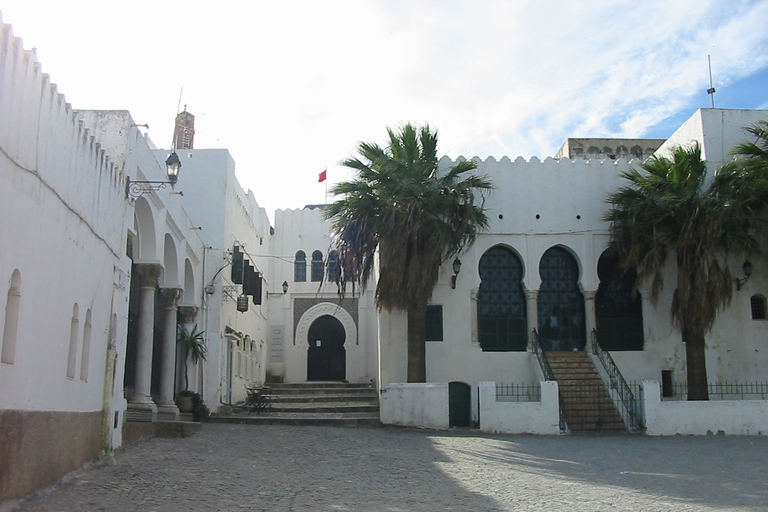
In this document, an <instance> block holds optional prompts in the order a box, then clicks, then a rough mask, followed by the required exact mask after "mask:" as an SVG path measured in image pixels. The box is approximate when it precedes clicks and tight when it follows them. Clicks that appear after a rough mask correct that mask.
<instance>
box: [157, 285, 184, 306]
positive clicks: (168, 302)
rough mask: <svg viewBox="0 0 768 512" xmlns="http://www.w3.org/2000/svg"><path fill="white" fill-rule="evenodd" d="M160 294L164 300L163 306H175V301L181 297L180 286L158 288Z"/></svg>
mask: <svg viewBox="0 0 768 512" xmlns="http://www.w3.org/2000/svg"><path fill="white" fill-rule="evenodd" d="M160 294H161V295H162V296H163V300H165V307H167V308H175V307H176V301H177V300H179V297H181V288H160Z"/></svg>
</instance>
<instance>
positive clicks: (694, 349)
mask: <svg viewBox="0 0 768 512" xmlns="http://www.w3.org/2000/svg"><path fill="white" fill-rule="evenodd" d="M683 342H684V343H685V360H686V366H687V377H688V400H709V389H708V388H707V361H706V354H705V344H704V336H703V335H695V334H690V333H686V332H685V331H683Z"/></svg>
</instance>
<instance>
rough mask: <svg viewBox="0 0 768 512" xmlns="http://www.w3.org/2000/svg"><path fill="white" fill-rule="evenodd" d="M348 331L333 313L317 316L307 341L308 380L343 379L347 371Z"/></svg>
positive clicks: (310, 328)
mask: <svg viewBox="0 0 768 512" xmlns="http://www.w3.org/2000/svg"><path fill="white" fill-rule="evenodd" d="M346 337H347V335H346V332H345V330H344V326H343V325H342V323H341V322H340V321H339V320H338V319H337V318H335V317H333V316H331V315H323V316H321V317H319V318H317V319H316V320H315V321H314V322H312V325H310V326H309V333H308V335H307V343H308V345H309V348H308V351H307V380H311V381H343V380H345V379H346V373H347V353H346V352H347V351H346V349H345V348H344V342H345V341H346Z"/></svg>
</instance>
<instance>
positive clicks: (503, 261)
mask: <svg viewBox="0 0 768 512" xmlns="http://www.w3.org/2000/svg"><path fill="white" fill-rule="evenodd" d="M478 272H479V274H480V289H479V291H478V293H477V321H478V335H479V339H480V346H481V347H482V349H483V351H486V352H488V351H495V352H505V351H525V348H526V345H527V344H528V339H527V336H528V324H527V319H526V304H525V292H524V291H523V284H522V280H523V263H522V261H521V260H520V258H519V257H518V256H517V255H516V254H515V253H513V252H512V251H511V250H510V249H507V248H506V247H502V246H496V247H492V248H490V249H488V250H487V251H486V252H485V253H484V254H483V256H482V257H481V258H480V263H479V265H478Z"/></svg>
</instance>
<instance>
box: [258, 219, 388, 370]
mask: <svg viewBox="0 0 768 512" xmlns="http://www.w3.org/2000/svg"><path fill="white" fill-rule="evenodd" d="M274 233H275V234H274V241H273V244H272V248H273V251H274V254H275V255H277V256H278V257H274V258H271V259H270V263H271V272H270V275H271V276H272V280H274V281H275V282H278V283H282V282H287V283H289V289H288V290H289V291H288V293H287V294H286V296H285V297H283V298H281V299H279V300H273V301H270V310H269V319H270V330H271V339H270V358H269V371H270V373H271V374H272V375H274V376H278V377H280V378H282V379H283V380H285V382H306V381H328V380H336V381H348V382H355V383H363V382H375V381H377V375H376V372H377V363H378V355H377V321H376V318H377V316H376V309H375V307H374V302H373V299H374V294H373V288H372V287H369V289H367V290H365V291H364V293H361V291H360V290H359V289H356V290H354V291H353V290H352V289H351V288H349V289H347V291H346V293H345V295H344V298H343V299H341V298H340V297H339V294H338V287H337V285H336V283H335V282H334V279H333V275H334V272H335V270H334V269H335V260H334V254H333V252H332V251H331V239H330V224H329V223H328V222H326V221H323V220H322V217H321V207H319V206H314V207H312V206H308V207H306V208H304V209H301V210H278V211H277V212H276V214H275V229H274Z"/></svg>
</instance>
